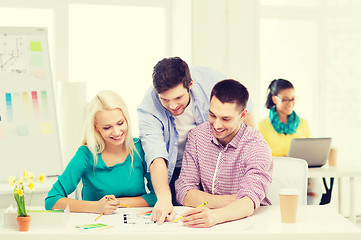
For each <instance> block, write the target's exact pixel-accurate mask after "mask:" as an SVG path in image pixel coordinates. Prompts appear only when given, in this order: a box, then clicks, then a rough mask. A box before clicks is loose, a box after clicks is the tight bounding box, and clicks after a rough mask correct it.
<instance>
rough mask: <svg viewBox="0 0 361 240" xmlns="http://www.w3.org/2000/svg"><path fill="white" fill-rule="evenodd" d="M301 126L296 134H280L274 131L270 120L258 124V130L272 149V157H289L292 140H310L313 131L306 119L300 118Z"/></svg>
mask: <svg viewBox="0 0 361 240" xmlns="http://www.w3.org/2000/svg"><path fill="white" fill-rule="evenodd" d="M300 121H301V122H300V125H298V128H297V131H296V132H295V133H294V134H283V133H278V132H276V131H275V130H274V129H273V126H272V124H271V122H270V120H269V118H268V117H267V118H265V119H263V120H261V121H260V122H259V123H258V130H259V131H260V132H261V133H262V135H263V137H264V139H265V140H266V142H267V143H268V145H269V146H270V148H271V151H272V156H274V157H280V156H287V155H288V150H289V148H290V144H291V139H292V138H310V137H311V130H310V127H309V125H308V122H307V120H306V119H303V118H300Z"/></svg>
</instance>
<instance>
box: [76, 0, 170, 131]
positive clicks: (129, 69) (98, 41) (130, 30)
mask: <svg viewBox="0 0 361 240" xmlns="http://www.w3.org/2000/svg"><path fill="white" fill-rule="evenodd" d="M79 16H81V17H79ZM165 23H166V11H165V9H164V8H162V7H142V6H140V7H138V6H114V5H89V4H71V5H70V7H69V81H70V82H87V94H88V100H89V99H91V98H92V97H93V96H95V94H96V93H97V92H98V91H100V90H104V89H109V90H114V91H115V92H117V93H119V94H120V96H122V98H123V99H124V101H125V102H126V104H127V106H128V109H129V112H130V115H131V121H132V123H133V126H134V127H133V129H132V130H133V133H134V135H135V136H137V131H138V128H137V122H138V119H137V117H138V116H137V113H136V108H137V106H138V105H139V104H140V102H141V100H142V98H143V96H144V93H145V92H146V90H147V89H148V88H149V87H150V86H151V84H152V72H153V66H154V65H155V64H156V63H157V62H158V61H159V60H160V59H162V58H163V57H165V56H166V47H167V43H166V39H167V35H166V24H165Z"/></svg>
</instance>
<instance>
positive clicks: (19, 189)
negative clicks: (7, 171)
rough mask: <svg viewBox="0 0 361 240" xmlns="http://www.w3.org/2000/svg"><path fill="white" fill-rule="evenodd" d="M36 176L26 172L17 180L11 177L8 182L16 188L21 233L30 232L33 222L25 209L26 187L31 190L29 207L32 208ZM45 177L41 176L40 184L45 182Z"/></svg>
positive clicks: (15, 195)
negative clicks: (31, 222)
mask: <svg viewBox="0 0 361 240" xmlns="http://www.w3.org/2000/svg"><path fill="white" fill-rule="evenodd" d="M34 179H35V178H34V175H33V174H32V173H31V172H27V171H24V172H23V175H22V176H21V177H19V178H18V179H16V178H15V177H14V176H10V177H9V179H8V181H9V183H10V185H11V186H14V198H15V201H16V206H17V212H18V216H17V221H18V226H19V230H20V231H28V230H29V226H30V221H31V216H30V215H28V213H27V210H26V208H25V187H24V186H26V187H27V188H28V189H29V190H30V200H29V203H28V207H29V206H30V202H31V197H32V193H33V190H34V184H35V181H34ZM44 180H45V177H44V175H40V176H39V178H38V181H39V183H42V182H44Z"/></svg>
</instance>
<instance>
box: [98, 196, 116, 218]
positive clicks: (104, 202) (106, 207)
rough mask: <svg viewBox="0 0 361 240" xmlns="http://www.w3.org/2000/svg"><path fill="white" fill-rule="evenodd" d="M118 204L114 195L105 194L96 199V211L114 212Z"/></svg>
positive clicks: (107, 213)
mask: <svg viewBox="0 0 361 240" xmlns="http://www.w3.org/2000/svg"><path fill="white" fill-rule="evenodd" d="M118 206H119V201H118V199H116V198H115V196H114V195H105V196H104V197H102V198H101V199H100V200H99V201H97V211H98V213H103V214H104V215H109V214H112V213H114V212H115V210H117V208H118Z"/></svg>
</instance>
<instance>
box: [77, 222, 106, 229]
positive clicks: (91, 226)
mask: <svg viewBox="0 0 361 240" xmlns="http://www.w3.org/2000/svg"><path fill="white" fill-rule="evenodd" d="M75 227H76V228H81V229H94V228H102V227H108V225H105V224H103V223H93V224H83V225H78V226H75Z"/></svg>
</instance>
